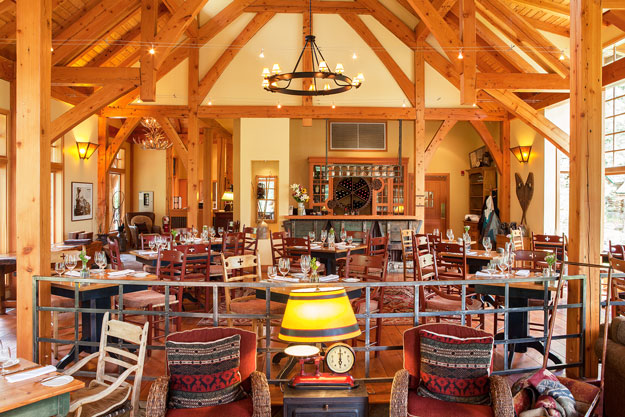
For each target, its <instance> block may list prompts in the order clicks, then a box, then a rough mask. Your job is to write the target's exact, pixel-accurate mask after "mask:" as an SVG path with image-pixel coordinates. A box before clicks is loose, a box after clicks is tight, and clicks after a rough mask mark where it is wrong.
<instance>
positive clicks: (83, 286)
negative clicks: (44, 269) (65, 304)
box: [51, 269, 158, 292]
mask: <svg viewBox="0 0 625 417" xmlns="http://www.w3.org/2000/svg"><path fill="white" fill-rule="evenodd" d="M106 272H107V273H106V274H102V275H98V274H95V273H92V274H91V276H90V277H89V278H91V279H98V280H101V281H102V283H97V284H93V283H89V284H85V283H81V284H80V286H79V289H78V291H80V292H83V291H93V290H98V289H101V288H109V287H114V286H117V284H111V283H109V282H107V281H110V280H120V279H123V280H128V281H158V277H157V276H156V275H154V274H148V275H147V276H145V277H136V276H134V275H122V276H119V275H118V276H112V277H111V276H109V275H108V272H114V271H113V270H112V269H108V270H107V271H106ZM51 282H52V286H53V287H57V288H63V289H66V290H72V291H73V290H74V286H75V285H76V282H54V281H51Z"/></svg>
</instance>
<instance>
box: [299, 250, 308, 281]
mask: <svg viewBox="0 0 625 417" xmlns="http://www.w3.org/2000/svg"><path fill="white" fill-rule="evenodd" d="M299 266H300V268H302V272H303V273H304V280H305V279H306V275H308V271H310V255H302V256H301V257H300V258H299Z"/></svg>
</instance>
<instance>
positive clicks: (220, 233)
mask: <svg viewBox="0 0 625 417" xmlns="http://www.w3.org/2000/svg"><path fill="white" fill-rule="evenodd" d="M223 234H224V228H223V227H218V228H217V236H219V237H222V236H223Z"/></svg>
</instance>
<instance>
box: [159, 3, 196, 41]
mask: <svg viewBox="0 0 625 417" xmlns="http://www.w3.org/2000/svg"><path fill="white" fill-rule="evenodd" d="M182 2H184V0H163V3H164V4H165V7H167V9H168V10H169V12H170V13H171V14H172V15H173V14H174V13H176V10H178V9H179V8H180V7H182V4H181V3H182ZM186 33H187V35H188V36H189V37H190V38H197V35H198V27H197V25H189V27H188V28H187V29H186Z"/></svg>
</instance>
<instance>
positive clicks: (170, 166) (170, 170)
mask: <svg viewBox="0 0 625 417" xmlns="http://www.w3.org/2000/svg"><path fill="white" fill-rule="evenodd" d="M165 152H167V156H166V158H167V162H166V170H167V174H166V176H167V179H166V182H165V204H166V206H165V213H167V216H169V212H170V210H171V209H172V208H173V204H172V201H171V197H172V190H171V187H172V184H173V181H174V150H173V149H172V148H171V147H170V148H168V149H167V150H166V151H165ZM170 225H171V219H170Z"/></svg>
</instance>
